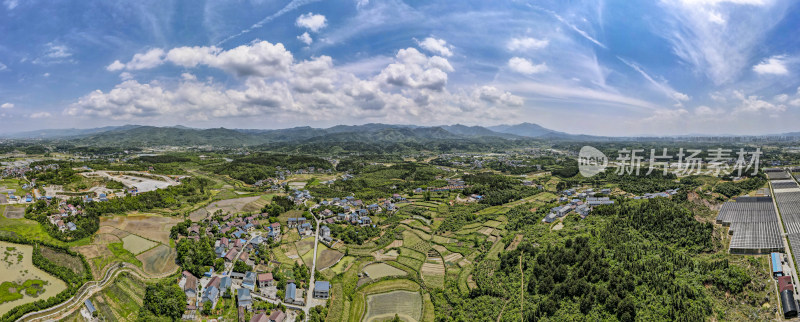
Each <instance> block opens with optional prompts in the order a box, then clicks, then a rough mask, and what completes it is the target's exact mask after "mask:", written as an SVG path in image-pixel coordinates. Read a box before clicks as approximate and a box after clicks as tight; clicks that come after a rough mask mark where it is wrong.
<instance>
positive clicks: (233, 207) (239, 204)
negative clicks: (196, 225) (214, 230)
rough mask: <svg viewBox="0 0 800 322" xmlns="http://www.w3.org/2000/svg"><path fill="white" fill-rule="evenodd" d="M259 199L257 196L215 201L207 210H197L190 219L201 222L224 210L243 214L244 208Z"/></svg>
mask: <svg viewBox="0 0 800 322" xmlns="http://www.w3.org/2000/svg"><path fill="white" fill-rule="evenodd" d="M259 198H261V197H260V196H255V197H244V198H236V199H227V200H220V201H215V202H212V203H211V204H209V205H208V206H206V207H205V208H201V209H198V210H195V211H194V212H192V213H191V214H190V215H189V218H190V219H192V220H200V219H203V218H205V216H206V214H213V213H215V212H216V211H217V210H222V211H223V212H230V213H237V212H242V211H243V210H242V209H243V208H244V206H246V205H247V204H249V203H251V202H254V201H256V200H258V199H259Z"/></svg>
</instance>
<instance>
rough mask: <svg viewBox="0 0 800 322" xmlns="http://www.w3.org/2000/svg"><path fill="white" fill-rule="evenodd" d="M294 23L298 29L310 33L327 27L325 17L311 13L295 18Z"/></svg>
mask: <svg viewBox="0 0 800 322" xmlns="http://www.w3.org/2000/svg"><path fill="white" fill-rule="evenodd" d="M295 23H296V24H297V26H298V27H301V28H306V29H308V30H311V31H312V32H318V31H320V30H321V29H322V28H325V26H327V21H326V19H325V16H323V15H319V14H313V13H311V12H309V13H307V14H303V15H300V16H299V17H297V21H296V22H295Z"/></svg>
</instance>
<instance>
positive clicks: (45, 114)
mask: <svg viewBox="0 0 800 322" xmlns="http://www.w3.org/2000/svg"><path fill="white" fill-rule="evenodd" d="M51 116H52V115H51V114H50V113H49V112H36V113H33V114H31V115H30V118H32V119H42V118H48V117H51Z"/></svg>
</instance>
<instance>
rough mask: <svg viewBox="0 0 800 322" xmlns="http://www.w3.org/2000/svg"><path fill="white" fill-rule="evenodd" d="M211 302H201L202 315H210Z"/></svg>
mask: <svg viewBox="0 0 800 322" xmlns="http://www.w3.org/2000/svg"><path fill="white" fill-rule="evenodd" d="M211 307H212V304H211V301H207V302H203V312H202V313H203V315H211Z"/></svg>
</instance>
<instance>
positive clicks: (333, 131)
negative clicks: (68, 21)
mask: <svg viewBox="0 0 800 322" xmlns="http://www.w3.org/2000/svg"><path fill="white" fill-rule="evenodd" d="M775 136H782V137H800V133H797V132H795V133H786V134H778V135H775ZM0 137H2V138H7V139H41V140H52V141H66V142H70V143H73V144H78V145H99V146H122V145H127V146H153V145H171V146H194V145H216V146H253V145H262V144H288V143H314V144H316V143H326V142H363V143H381V142H392V143H398V142H399V143H424V142H430V141H432V140H450V141H459V140H460V141H470V140H471V141H476V140H481V141H486V140H501V141H508V140H512V141H515V140H529V139H547V140H562V141H606V140H615V139H623V138H621V137H601V136H591V135H580V134H570V133H565V132H559V131H554V130H550V129H547V128H545V127H542V126H540V125H537V124H532V123H520V124H514V125H497V126H489V127H482V126H466V125H461V124H455V125H443V126H416V125H393V124H380V123H369V124H363V125H337V126H333V127H329V128H313V127H309V126H305V127H293V128H287V129H275V130H266V129H226V128H211V129H197V128H190V127H185V126H180V125H179V126H172V127H155V126H144V125H124V126H107V127H99V128H91V129H53V130H39V131H29V132H21V133H12V134H1V135H0Z"/></svg>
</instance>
